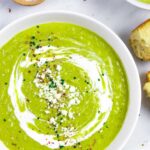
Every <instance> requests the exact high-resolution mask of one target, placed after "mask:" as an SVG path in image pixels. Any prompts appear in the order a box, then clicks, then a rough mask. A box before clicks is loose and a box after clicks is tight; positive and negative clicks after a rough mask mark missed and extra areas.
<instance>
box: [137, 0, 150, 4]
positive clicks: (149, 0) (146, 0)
mask: <svg viewBox="0 0 150 150" xmlns="http://www.w3.org/2000/svg"><path fill="white" fill-rule="evenodd" d="M139 2H143V3H147V4H150V0H139Z"/></svg>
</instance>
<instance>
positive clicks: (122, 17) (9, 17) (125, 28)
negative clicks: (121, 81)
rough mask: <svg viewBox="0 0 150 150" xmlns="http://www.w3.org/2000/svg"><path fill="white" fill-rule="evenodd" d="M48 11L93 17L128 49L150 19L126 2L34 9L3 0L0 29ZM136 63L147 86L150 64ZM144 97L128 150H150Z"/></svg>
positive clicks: (63, 2) (95, 0) (78, 0)
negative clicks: (133, 33)
mask: <svg viewBox="0 0 150 150" xmlns="http://www.w3.org/2000/svg"><path fill="white" fill-rule="evenodd" d="M8 8H11V9H12V12H11V13H9V12H8ZM45 10H71V11H75V12H80V13H84V14H87V15H89V16H92V17H94V18H96V19H98V20H100V21H101V22H103V23H104V24H106V25H107V26H108V27H110V28H111V29H113V30H114V31H115V32H116V33H117V34H118V35H119V36H120V37H121V38H122V39H123V41H124V42H125V43H126V44H127V46H128V37H129V34H130V31H131V30H132V29H133V28H134V27H135V26H137V25H138V24H139V23H141V22H142V21H144V20H145V19H147V18H150V11H147V10H142V9H139V8H136V7H134V6H132V5H131V4H129V3H128V2H126V0H86V1H83V0H46V1H45V2H44V3H42V4H41V5H38V6H34V7H25V6H20V5H17V4H15V3H13V2H11V0H0V29H2V28H3V27H4V26H6V25H7V24H8V23H10V22H11V21H13V20H15V19H17V18H20V17H22V16H25V15H27V14H32V13H33V12H39V11H45ZM0 38H1V37H0ZM131 52H132V50H131ZM132 54H133V53H132ZM133 56H134V54H133ZM135 61H136V64H137V66H138V69H139V73H140V76H141V81H142V82H143V81H144V79H145V74H144V73H145V72H146V71H148V70H150V62H142V61H140V60H138V59H136V58H135ZM131 76H132V74H131ZM133 78H134V77H133ZM135 93H136V91H135ZM143 95H144V96H143V98H142V101H143V102H142V108H141V113H140V116H139V121H138V124H137V127H136V129H135V131H134V133H133V135H132V137H131V138H130V140H129V142H128V143H127V144H126V146H125V147H124V150H142V149H144V150H149V149H150V100H148V99H146V98H145V94H143ZM143 144H144V146H142V145H143Z"/></svg>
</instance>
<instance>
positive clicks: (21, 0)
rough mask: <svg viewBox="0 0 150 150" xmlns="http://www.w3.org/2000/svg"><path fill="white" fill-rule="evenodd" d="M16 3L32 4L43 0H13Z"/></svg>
mask: <svg viewBox="0 0 150 150" xmlns="http://www.w3.org/2000/svg"><path fill="white" fill-rule="evenodd" d="M14 1H15V2H16V3H19V4H21V5H26V6H32V5H37V4H40V3H42V2H43V1H44V0H14Z"/></svg>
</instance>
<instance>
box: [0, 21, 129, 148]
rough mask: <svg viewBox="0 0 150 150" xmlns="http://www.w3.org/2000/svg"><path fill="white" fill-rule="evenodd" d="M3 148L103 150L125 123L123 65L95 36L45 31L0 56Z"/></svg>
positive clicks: (68, 29) (15, 42)
mask: <svg viewBox="0 0 150 150" xmlns="http://www.w3.org/2000/svg"><path fill="white" fill-rule="evenodd" d="M0 86H1V88H0V144H1V146H3V147H6V148H8V149H10V150H48V149H64V150H72V149H73V150H74V149H77V150H103V149H105V148H106V147H108V146H109V145H110V143H111V142H112V141H113V139H114V138H115V136H116V135H117V134H118V132H119V131H120V129H121V127H122V124H123V122H124V119H125V116H126V112H127V108H128V100H129V92H128V91H129V89H128V82H127V77H126V73H125V71H124V68H123V65H122V63H121V61H120V60H119V58H118V56H117V55H116V53H115V52H114V50H113V49H112V47H111V46H110V45H109V44H108V43H106V42H105V41H104V40H103V39H102V38H101V37H99V36H98V35H96V34H95V33H93V32H91V31H89V30H87V29H85V28H83V27H80V26H76V25H73V24H68V23H47V24H41V25H37V26H34V27H32V28H30V29H27V30H25V31H23V32H21V33H19V34H17V35H15V36H14V37H13V38H12V39H11V40H10V41H9V42H8V43H6V44H5V45H4V46H3V47H2V48H1V49H0Z"/></svg>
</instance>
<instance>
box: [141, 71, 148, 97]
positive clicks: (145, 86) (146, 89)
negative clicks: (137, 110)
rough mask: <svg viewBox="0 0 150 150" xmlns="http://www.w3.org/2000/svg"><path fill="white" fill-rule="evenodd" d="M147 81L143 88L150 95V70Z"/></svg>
mask: <svg viewBox="0 0 150 150" xmlns="http://www.w3.org/2000/svg"><path fill="white" fill-rule="evenodd" d="M146 79H147V82H146V83H145V84H144V87H143V90H144V91H145V92H146V93H147V96H148V97H150V71H149V72H148V73H147V74H146Z"/></svg>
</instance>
